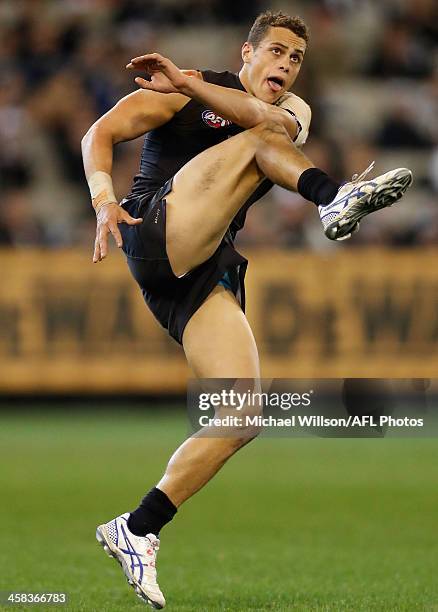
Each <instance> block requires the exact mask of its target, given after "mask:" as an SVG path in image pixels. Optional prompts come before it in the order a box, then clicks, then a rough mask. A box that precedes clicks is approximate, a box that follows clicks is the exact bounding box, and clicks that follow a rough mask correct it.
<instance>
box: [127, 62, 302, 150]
mask: <svg viewBox="0 0 438 612" xmlns="http://www.w3.org/2000/svg"><path fill="white" fill-rule="evenodd" d="M126 67H127V68H128V69H129V70H145V71H146V72H147V73H148V74H149V75H150V77H151V80H150V81H147V80H146V79H143V78H141V77H136V79H135V82H136V83H137V85H140V87H142V88H143V89H147V90H150V91H155V92H161V93H165V94H169V93H177V92H179V93H181V94H183V95H185V96H188V97H189V98H193V99H194V100H197V101H198V102H200V103H201V104H203V105H204V106H208V107H209V108H211V109H212V110H214V111H215V112H216V113H218V114H219V115H221V117H224V118H225V119H229V120H230V121H232V122H233V123H236V124H237V125H240V127H243V128H245V129H250V128H253V127H255V126H256V125H259V124H260V123H262V122H263V121H266V120H268V119H270V120H273V121H276V122H278V123H280V124H281V125H283V126H284V127H285V128H286V129H287V131H288V133H289V135H290V136H291V138H292V139H294V138H295V136H296V133H297V124H296V121H295V120H294V118H293V117H292V116H291V115H290V114H289V113H288V112H287V111H285V110H283V109H281V108H278V107H276V106H273V105H272V104H267V103H266V102H263V101H262V100H259V99H258V98H256V97H254V96H252V95H250V94H248V93H246V92H244V91H239V90H237V89H231V88H228V87H222V86H220V85H214V84H213V83H207V82H205V81H204V80H202V79H196V78H192V77H191V76H190V75H188V74H185V72H184V71H181V70H180V69H179V68H178V67H177V66H175V64H174V63H173V62H172V61H171V60H170V59H168V58H166V57H163V56H162V55H160V54H159V53H148V54H146V55H141V56H139V57H135V58H133V59H132V60H131V61H130V62H129V64H128V65H127V66H126Z"/></svg>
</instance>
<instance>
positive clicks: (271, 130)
mask: <svg viewBox="0 0 438 612" xmlns="http://www.w3.org/2000/svg"><path fill="white" fill-rule="evenodd" d="M251 131H252V132H253V133H254V134H256V135H257V136H258V137H259V138H260V139H261V140H262V141H267V140H271V139H272V138H275V137H278V136H279V135H280V136H287V131H286V128H285V126H284V125H283V122H282V120H281V118H280V117H276V116H272V117H269V118H267V119H264V120H263V121H262V122H261V123H259V124H258V125H256V126H255V127H253V128H252V130H251Z"/></svg>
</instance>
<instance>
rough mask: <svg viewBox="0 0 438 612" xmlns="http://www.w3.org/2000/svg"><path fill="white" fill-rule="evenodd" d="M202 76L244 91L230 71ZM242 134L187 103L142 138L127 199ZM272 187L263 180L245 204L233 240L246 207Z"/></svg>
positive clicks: (151, 189) (152, 188)
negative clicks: (232, 137)
mask: <svg viewBox="0 0 438 612" xmlns="http://www.w3.org/2000/svg"><path fill="white" fill-rule="evenodd" d="M202 76H203V78H204V80H205V81H207V82H208V83H214V84H216V85H222V86H223V87H230V88H233V89H240V90H241V91H245V89H244V87H243V85H242V83H241V81H240V79H239V77H238V75H237V74H234V73H232V72H228V71H225V72H214V71H212V70H204V71H202ZM242 131H243V128H241V127H239V126H237V125H235V124H233V123H231V121H228V120H226V119H222V118H221V117H219V116H218V115H217V114H216V113H214V112H213V111H212V110H210V109H208V108H206V107H205V106H203V105H202V104H200V103H199V102H197V101H196V100H190V101H189V102H188V103H187V104H186V105H185V106H184V107H183V108H182V109H181V110H180V111H179V112H177V113H176V114H175V115H174V116H173V117H172V119H171V120H170V121H168V122H167V123H165V124H164V125H162V126H161V127H158V128H156V129H154V130H151V131H150V132H148V133H147V134H146V135H145V138H144V144H143V150H142V153H141V161H140V172H139V173H138V174H137V175H136V176H135V177H134V183H133V186H132V189H131V194H130V196H131V197H132V196H138V195H142V194H145V193H148V192H154V191H157V190H158V189H159V188H160V187H162V186H163V185H164V183H165V182H166V181H167V180H168V179H170V178H171V177H172V176H174V175H175V174H176V173H177V172H178V171H179V170H180V169H181V168H182V167H183V166H184V165H185V164H186V163H187V162H188V161H190V160H191V159H193V158H194V157H196V155H198V154H199V153H202V151H205V150H206V149H208V148H209V147H213V146H215V145H217V144H219V143H220V142H223V141H224V140H226V139H227V138H229V137H230V136H235V135H236V134H239V133H240V132H242ZM271 187H272V183H271V181H269V180H268V179H266V180H265V181H263V182H262V184H261V185H260V186H259V187H258V188H257V189H256V191H255V192H254V193H253V194H252V196H251V197H250V198H249V199H248V200H247V201H246V202H245V203H244V205H243V206H242V208H241V209H240V211H239V212H238V214H237V215H236V217H235V218H234V219H233V222H232V224H231V226H230V231H231V235H232V237H233V238H234V237H235V235H236V232H237V231H239V230H240V229H241V228H242V227H243V225H244V223H245V218H246V213H247V211H248V208H249V207H250V206H251V205H252V204H253V203H254V202H256V201H257V200H258V199H260V198H261V197H262V196H263V195H265V194H266V193H267V192H268V191H269V189H270V188H271ZM130 196H128V198H129V197H130Z"/></svg>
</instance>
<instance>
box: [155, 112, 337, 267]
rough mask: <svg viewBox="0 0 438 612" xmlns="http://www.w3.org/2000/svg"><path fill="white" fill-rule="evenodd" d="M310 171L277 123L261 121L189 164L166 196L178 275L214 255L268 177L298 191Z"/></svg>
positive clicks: (169, 243) (170, 248) (171, 256)
mask: <svg viewBox="0 0 438 612" xmlns="http://www.w3.org/2000/svg"><path fill="white" fill-rule="evenodd" d="M309 168H313V164H312V163H311V162H310V161H309V160H308V159H307V158H306V157H305V155H303V153H301V151H299V150H298V149H297V148H296V147H295V146H294V145H293V143H292V141H291V139H290V137H289V135H288V133H287V132H286V130H285V129H284V127H282V125H280V124H278V123H276V122H275V121H265V122H262V123H261V124H259V125H257V126H256V127H254V128H252V129H250V130H246V131H245V132H242V133H241V134H238V135H237V136H234V137H233V138H229V139H228V140H226V141H224V142H222V143H220V144H218V145H216V146H215V147H211V148H210V149H207V150H206V151H204V152H203V153H201V154H200V155H198V156H196V157H195V158H194V159H192V160H191V161H190V162H188V163H187V164H186V165H185V166H184V167H183V168H182V169H181V170H180V171H179V172H178V173H177V174H176V175H175V178H174V182H173V189H172V191H171V193H170V194H169V195H168V196H167V197H166V247H167V254H168V257H169V261H170V264H171V266H172V269H173V271H174V273H175V274H176V275H177V276H181V275H182V274H185V273H186V272H188V271H189V270H191V269H192V268H194V267H195V266H197V265H199V264H200V263H202V262H203V261H205V260H206V259H208V258H209V257H210V256H211V255H212V254H213V253H214V252H215V250H216V249H217V247H218V246H219V244H220V242H221V240H222V238H223V236H224V234H225V232H226V231H227V229H228V227H229V225H230V223H231V221H232V220H233V218H234V216H235V215H236V214H237V212H238V211H239V210H240V208H241V207H242V205H243V204H244V203H245V201H246V200H247V199H248V198H249V197H250V195H251V194H252V193H253V191H254V190H255V189H256V187H257V186H258V184H259V183H260V182H261V181H262V180H263V179H264V178H265V177H268V178H269V179H270V180H272V181H273V182H274V183H276V184H277V185H281V186H283V187H285V188H287V189H290V190H297V185H298V180H299V178H300V176H301V175H302V174H303V172H304V171H305V170H307V169H309ZM335 192H336V188H335Z"/></svg>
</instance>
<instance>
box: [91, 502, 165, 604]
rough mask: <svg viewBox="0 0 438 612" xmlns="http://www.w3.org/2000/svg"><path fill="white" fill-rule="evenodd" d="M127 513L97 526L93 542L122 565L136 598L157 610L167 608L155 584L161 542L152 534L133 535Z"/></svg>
mask: <svg viewBox="0 0 438 612" xmlns="http://www.w3.org/2000/svg"><path fill="white" fill-rule="evenodd" d="M128 518H129V513H128V512H126V513H125V514H122V515H121V516H118V517H117V518H115V519H113V520H112V521H110V522H109V523H105V524H103V525H99V527H98V528H97V529H96V539H97V541H98V542H99V544H101V545H102V546H103V549H104V550H105V552H106V553H107V555H109V556H110V557H114V559H117V561H118V562H119V563H120V565H121V566H122V569H123V572H124V574H125V576H126V579H127V581H128V582H129V584H130V585H131V586H132V587H133V588H134V590H135V592H136V593H137V595H138V597H140V598H141V599H143V601H145V602H146V603H148V604H149V605H151V606H152V607H153V608H155V609H156V610H161V609H162V608H164V606H165V605H166V600H165V599H164V596H163V593H162V592H161V591H160V587H159V586H158V584H157V570H156V569H155V562H156V559H157V553H158V549H159V547H160V540H159V539H158V538H157V537H156V536H154V535H153V534H152V533H150V534H148V535H147V536H145V537H142V536H136V535H134V534H133V533H131V532H130V531H129V529H128V525H127V521H128Z"/></svg>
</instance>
